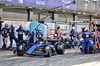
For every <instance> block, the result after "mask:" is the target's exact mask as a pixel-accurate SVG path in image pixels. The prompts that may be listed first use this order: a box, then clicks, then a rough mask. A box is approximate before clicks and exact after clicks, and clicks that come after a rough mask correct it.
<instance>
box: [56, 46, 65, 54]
mask: <svg viewBox="0 0 100 66" xmlns="http://www.w3.org/2000/svg"><path fill="white" fill-rule="evenodd" d="M56 49H57V54H64V52H65V47H64V45H63V44H58V45H57V48H56Z"/></svg>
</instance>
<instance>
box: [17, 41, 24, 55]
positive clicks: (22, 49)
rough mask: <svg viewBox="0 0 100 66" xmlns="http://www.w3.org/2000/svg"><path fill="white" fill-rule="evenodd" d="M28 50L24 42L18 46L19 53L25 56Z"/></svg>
mask: <svg viewBox="0 0 100 66" xmlns="http://www.w3.org/2000/svg"><path fill="white" fill-rule="evenodd" d="M25 52H26V46H25V44H24V43H21V44H19V45H18V46H17V55H18V56H23V55H24V54H25Z"/></svg>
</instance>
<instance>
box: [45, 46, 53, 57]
mask: <svg viewBox="0 0 100 66" xmlns="http://www.w3.org/2000/svg"><path fill="white" fill-rule="evenodd" d="M44 48H45V49H44V52H45V53H46V55H44V56H45V57H51V55H52V49H51V48H50V47H49V46H45V47H44Z"/></svg>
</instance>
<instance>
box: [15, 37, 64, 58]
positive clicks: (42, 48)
mask: <svg viewBox="0 0 100 66" xmlns="http://www.w3.org/2000/svg"><path fill="white" fill-rule="evenodd" d="M64 51H65V47H64V44H63V43H59V40H57V39H47V40H45V41H38V42H36V43H35V44H33V45H30V47H29V48H27V41H25V40H24V41H22V42H20V43H19V45H17V48H16V50H14V53H17V55H18V56H22V55H24V54H28V55H44V56H45V57H50V56H52V55H53V54H56V53H57V54H64Z"/></svg>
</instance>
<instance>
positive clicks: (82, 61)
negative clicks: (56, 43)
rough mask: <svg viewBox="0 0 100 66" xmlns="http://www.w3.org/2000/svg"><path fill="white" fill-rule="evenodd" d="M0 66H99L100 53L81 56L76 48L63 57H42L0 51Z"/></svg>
mask: <svg viewBox="0 0 100 66" xmlns="http://www.w3.org/2000/svg"><path fill="white" fill-rule="evenodd" d="M0 66H100V53H97V54H89V55H87V54H85V55H81V54H80V51H79V49H77V48H76V49H68V50H66V51H65V54H64V55H54V56H51V57H44V56H33V55H24V56H17V55H16V54H13V52H12V51H0Z"/></svg>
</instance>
